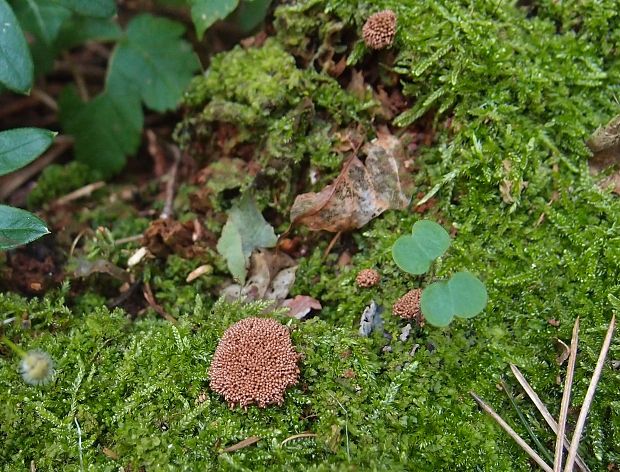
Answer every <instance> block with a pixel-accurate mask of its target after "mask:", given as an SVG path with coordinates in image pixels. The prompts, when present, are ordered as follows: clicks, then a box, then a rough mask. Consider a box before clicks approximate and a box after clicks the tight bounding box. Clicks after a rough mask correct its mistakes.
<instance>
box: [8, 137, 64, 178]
mask: <svg viewBox="0 0 620 472" xmlns="http://www.w3.org/2000/svg"><path fill="white" fill-rule="evenodd" d="M55 135H56V133H54V132H52V131H48V130H45V129H39V128H17V129H10V130H8V131H2V132H0V175H5V174H8V173H10V172H13V171H15V170H17V169H20V168H22V167H24V166H25V165H26V164H29V163H30V162H32V161H33V160H34V159H36V158H37V157H38V156H39V155H40V154H41V153H42V152H43V151H45V150H46V149H47V148H48V147H49V146H50V144H52V141H53V140H54V136H55Z"/></svg>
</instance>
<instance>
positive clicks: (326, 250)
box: [323, 231, 342, 260]
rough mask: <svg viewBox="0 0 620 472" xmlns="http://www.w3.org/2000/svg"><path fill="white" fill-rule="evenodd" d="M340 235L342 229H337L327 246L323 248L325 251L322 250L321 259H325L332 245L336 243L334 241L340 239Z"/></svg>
mask: <svg viewBox="0 0 620 472" xmlns="http://www.w3.org/2000/svg"><path fill="white" fill-rule="evenodd" d="M340 236H342V231H338V232H337V233H336V234H335V235H334V237H333V238H332V240H331V241H330V242H329V244H328V245H327V247H326V248H325V251H324V252H323V260H325V259H327V256H328V255H329V253H330V252H331V251H332V249H333V248H334V246H335V245H336V243H337V242H338V240H339V239H340Z"/></svg>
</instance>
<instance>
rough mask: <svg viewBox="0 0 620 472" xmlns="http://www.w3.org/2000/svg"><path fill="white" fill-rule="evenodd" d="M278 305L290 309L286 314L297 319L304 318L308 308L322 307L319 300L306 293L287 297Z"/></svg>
mask: <svg viewBox="0 0 620 472" xmlns="http://www.w3.org/2000/svg"><path fill="white" fill-rule="evenodd" d="M280 306H283V307H286V308H288V309H289V310H290V311H289V312H288V313H287V315H288V316H291V317H293V318H297V319H298V320H300V319H302V318H304V317H305V316H306V315H307V314H308V313H310V310H320V309H321V308H323V307H322V306H321V302H320V301H318V300H317V299H316V298H312V297H310V296H308V295H297V296H296V297H295V298H289V299H287V300H284V301H283V302H282V305H280Z"/></svg>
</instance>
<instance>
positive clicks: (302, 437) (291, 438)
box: [280, 433, 316, 446]
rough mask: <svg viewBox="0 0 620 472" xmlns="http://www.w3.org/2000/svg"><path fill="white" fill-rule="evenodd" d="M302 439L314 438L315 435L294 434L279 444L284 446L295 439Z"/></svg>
mask: <svg viewBox="0 0 620 472" xmlns="http://www.w3.org/2000/svg"><path fill="white" fill-rule="evenodd" d="M304 438H316V433H300V434H294V435H293V436H289V437H288V438H286V439H285V440H284V441H282V442H281V443H280V446H284V445H285V444H286V443H287V442H289V441H294V440H295V439H304Z"/></svg>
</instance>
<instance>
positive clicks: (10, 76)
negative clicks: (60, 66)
mask: <svg viewBox="0 0 620 472" xmlns="http://www.w3.org/2000/svg"><path fill="white" fill-rule="evenodd" d="M33 71H34V67H33V65H32V58H31V57H30V51H29V50H28V44H27V43H26V38H24V33H23V32H22V30H21V28H20V26H19V23H18V22H17V18H16V17H15V15H14V14H13V10H11V7H10V6H9V4H8V3H7V2H6V0H0V83H1V84H3V85H5V86H6V87H7V88H8V89H9V90H13V91H14V92H19V93H26V94H27V93H29V92H30V89H31V88H32V77H33Z"/></svg>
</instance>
